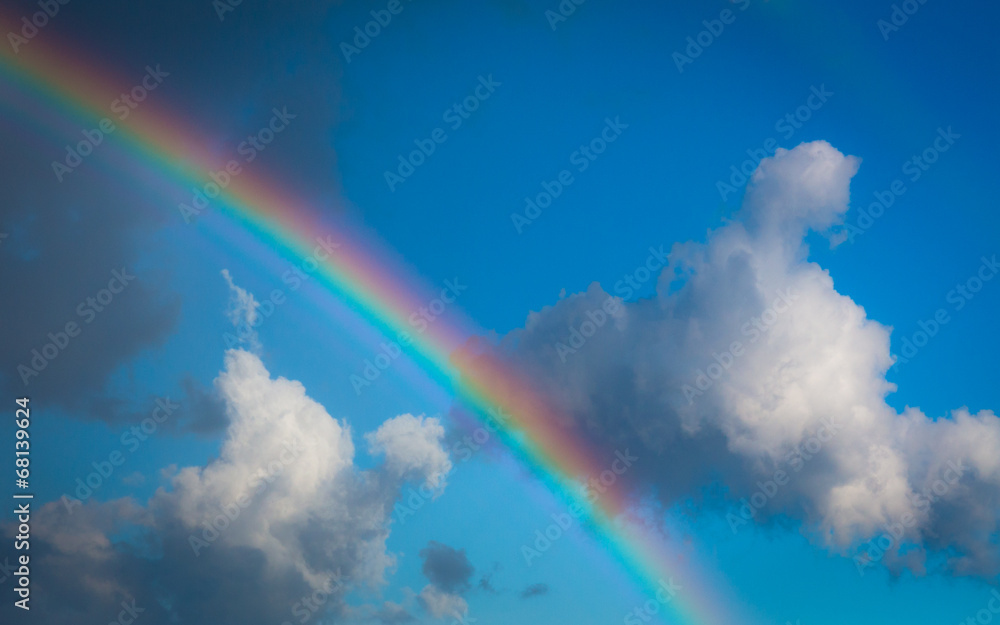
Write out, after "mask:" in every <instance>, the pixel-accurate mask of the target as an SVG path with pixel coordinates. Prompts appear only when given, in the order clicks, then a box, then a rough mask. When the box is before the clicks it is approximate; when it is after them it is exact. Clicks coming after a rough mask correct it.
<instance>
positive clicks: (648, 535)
mask: <svg viewBox="0 0 1000 625" xmlns="http://www.w3.org/2000/svg"><path fill="white" fill-rule="evenodd" d="M0 17H4V16H0ZM17 22H18V20H15V19H0V23H7V24H15V23H17ZM47 34H50V33H46V32H45V31H42V32H41V33H40V35H39V36H37V37H36V38H35V39H32V40H31V41H30V42H28V43H27V44H25V45H23V46H22V48H21V50H20V51H19V53H18V54H16V55H14V54H12V53H11V51H10V49H9V48H6V47H5V48H4V50H5V51H4V52H3V53H0V76H2V77H3V81H4V82H5V83H7V84H6V86H5V87H4V90H5V91H6V90H11V88H12V90H13V92H14V93H15V94H17V95H18V98H17V99H18V100H25V99H26V100H27V101H30V102H31V103H32V104H33V105H34V106H32V107H31V117H34V118H41V117H43V116H44V119H43V120H42V121H37V120H36V121H35V124H36V125H37V126H39V127H40V128H41V129H42V130H44V131H46V132H49V131H50V129H51V128H52V127H53V125H54V126H55V127H65V128H76V132H75V133H73V134H74V136H77V137H80V136H81V135H80V134H79V131H80V130H82V129H83V128H94V127H97V125H98V124H99V122H100V120H101V119H103V118H105V117H112V115H111V113H110V110H109V105H110V102H111V100H112V99H114V98H115V97H116V96H117V94H119V93H121V92H122V91H123V89H122V87H123V85H124V84H127V83H123V82H121V81H115V80H113V79H110V78H108V77H107V76H106V75H103V74H101V73H98V72H95V71H94V70H93V69H92V64H89V63H87V62H86V61H85V58H84V56H82V55H81V54H80V52H79V51H77V50H73V51H72V53H70V52H69V51H66V50H61V49H60V48H59V47H57V46H56V45H54V44H53V43H52V42H50V41H47V37H46V36H45V35H47ZM168 69H169V68H168ZM136 78H139V77H136ZM153 100H155V98H153ZM38 104H41V105H43V108H41V109H39V108H38ZM153 104H154V103H153V102H150V103H148V104H144V105H143V106H141V107H139V108H138V109H137V110H136V111H134V112H133V114H131V115H129V117H128V118H127V119H126V120H124V121H118V120H117V119H115V120H114V121H115V125H116V127H117V128H116V130H115V131H114V132H113V133H111V134H109V135H108V139H107V142H108V143H109V144H111V146H103V147H102V148H101V149H105V148H109V149H110V148H111V147H112V146H113V148H114V151H115V153H118V152H122V153H123V154H125V155H126V156H127V160H128V164H129V165H130V166H131V167H136V166H137V165H139V166H141V168H142V169H143V170H144V172H145V173H144V175H143V180H144V181H150V182H154V183H156V184H160V185H162V184H164V183H166V184H168V185H174V186H179V187H182V189H183V190H184V191H185V192H187V190H189V189H191V188H197V189H201V188H203V187H204V185H205V184H207V183H209V182H210V179H209V177H208V175H209V172H212V171H218V170H219V169H221V166H222V165H223V163H220V162H219V158H218V156H217V155H214V154H212V153H210V152H209V151H208V150H206V149H205V148H204V147H202V146H203V144H204V140H203V137H204V135H201V134H198V133H197V132H194V131H193V130H191V129H189V128H188V127H187V125H186V124H184V123H181V121H180V120H178V119H176V118H172V117H169V116H168V115H166V114H163V113H162V112H160V111H158V110H157V109H156V108H155V107H154V106H153ZM3 106H6V107H7V108H10V107H11V105H10V104H7V105H3ZM14 112H15V113H16V114H19V115H21V116H22V117H23V116H24V115H25V112H24V110H23V109H19V110H15V111H14ZM16 130H17V131H18V132H21V131H22V130H21V129H16ZM53 140H55V138H54V137H53ZM64 142H65V137H63V138H62V140H61V141H59V140H55V143H54V145H56V146H57V149H61V145H62V143H64ZM93 160H94V161H95V163H93V165H94V166H99V165H98V163H97V162H98V161H102V160H106V159H105V158H104V156H100V157H98V156H95V157H94V158H93ZM84 166H86V165H84ZM114 173H115V176H116V179H117V178H119V176H120V172H117V171H116V172H114ZM72 175H73V174H67V176H68V177H71V176H72ZM172 217H175V218H176V219H178V220H180V219H181V215H180V211H178V214H177V215H172ZM206 217H208V216H207V215H206ZM211 218H212V219H216V220H224V221H228V222H230V223H231V224H235V225H236V226H237V227H239V228H240V229H241V230H245V231H247V232H250V233H252V235H253V238H254V239H256V240H257V245H258V246H261V245H263V246H266V247H268V248H271V249H273V250H275V251H277V252H278V253H279V254H280V255H282V256H285V257H293V258H299V259H304V258H310V257H312V254H313V250H314V248H315V245H316V243H315V242H316V239H317V233H322V232H329V228H330V227H329V225H328V223H326V222H324V220H323V219H321V218H320V216H319V213H318V211H316V210H315V209H314V208H312V207H310V206H307V205H305V203H303V202H302V201H300V200H299V199H297V198H295V197H294V196H293V195H292V194H289V193H287V192H283V191H282V190H281V188H280V186H278V185H277V184H275V183H274V182H272V181H268V180H266V179H265V178H262V177H261V176H260V175H258V174H257V173H256V172H255V173H254V175H253V176H249V175H245V176H233V177H232V180H231V182H230V184H229V185H227V186H226V187H225V188H224V189H222V190H221V193H220V195H219V196H218V197H216V198H215V199H213V200H212V208H211ZM211 221H212V220H211V219H202V218H199V221H198V222H197V224H198V227H199V228H209V227H210V226H209V225H206V224H208V223H211ZM345 234H349V235H350V236H345ZM337 235H339V236H337ZM337 235H334V236H333V239H334V240H335V241H336V242H337V243H338V244H339V247H337V248H336V249H335V250H333V251H332V252H331V253H330V254H329V255H328V257H327V258H326V259H324V260H323V261H321V262H319V263H318V268H317V270H316V272H315V275H316V276H317V277H319V278H320V280H321V281H322V283H323V286H324V289H325V290H326V291H328V292H329V293H330V294H332V295H333V296H335V297H336V298H338V299H339V300H340V301H342V302H344V303H345V304H346V305H347V306H348V307H349V308H350V309H351V310H353V311H354V312H355V313H357V314H358V315H359V316H361V317H362V318H363V319H364V320H365V321H366V322H367V323H369V324H371V325H372V326H374V327H375V328H376V329H378V330H379V331H381V332H383V333H385V334H386V335H387V336H390V337H396V336H398V335H399V334H400V333H403V332H407V333H409V334H410V336H411V338H412V343H411V344H410V346H409V348H408V351H409V355H410V356H411V357H413V358H414V360H415V362H417V364H419V365H420V366H421V367H422V368H423V369H424V370H425V371H426V372H427V373H428V374H429V375H431V377H432V378H434V379H435V380H436V381H437V382H438V383H439V384H441V385H442V386H443V387H444V388H445V389H446V390H447V391H448V392H449V393H450V394H451V395H452V396H453V397H454V398H455V399H456V400H457V401H458V402H459V403H460V405H461V406H463V407H464V408H467V409H468V410H469V411H470V412H471V413H472V414H475V415H477V416H479V417H480V418H487V417H486V415H491V414H492V415H497V414H498V413H502V414H503V415H504V418H503V419H502V420H500V422H501V423H502V427H501V430H500V438H501V440H502V441H503V442H504V443H505V444H506V445H507V447H508V448H509V449H510V450H511V452H512V453H513V455H514V456H515V457H516V458H517V459H518V460H519V461H521V462H522V463H524V465H525V466H526V467H528V468H529V470H531V471H532V472H533V473H535V474H536V475H537V476H539V477H540V478H541V479H542V480H543V481H544V482H545V483H546V484H547V485H548V486H549V488H550V489H551V490H552V492H553V493H554V494H555V495H556V496H557V497H558V498H559V499H560V500H562V501H563V502H564V503H566V504H568V505H576V506H579V507H580V508H581V509H582V510H584V517H585V519H586V525H587V527H588V528H589V529H590V530H591V533H592V534H593V535H594V536H595V537H596V539H597V540H598V541H599V543H600V544H601V545H602V546H603V547H604V548H605V549H606V550H607V552H608V553H610V554H611V555H612V557H613V558H615V559H616V560H617V561H618V562H619V563H620V564H621V566H622V567H623V570H624V571H625V572H626V573H627V574H629V575H630V576H631V577H632V579H633V580H634V581H635V582H636V583H637V584H638V586H639V589H640V590H641V591H642V592H645V593H648V594H649V595H653V594H655V593H656V591H657V590H658V588H659V584H660V583H661V582H667V581H668V580H671V579H673V580H675V581H676V582H677V584H679V585H680V587H681V589H680V590H679V591H678V593H677V595H676V596H673V597H672V598H671V600H670V601H668V602H667V603H665V604H660V605H659V606H657V612H658V615H659V616H660V617H661V618H663V619H664V621H665V622H671V623H693V624H705V625H709V624H713V623H723V622H726V623H731V622H737V621H735V620H734V619H733V618H732V617H731V616H729V615H728V614H724V613H723V608H722V607H721V606H722V605H724V603H725V602H724V601H723V600H722V599H721V598H720V597H718V596H716V594H717V592H716V591H714V590H710V589H708V587H707V584H705V583H699V580H700V579H701V577H702V575H701V574H700V572H696V571H695V570H694V567H693V565H685V566H684V567H683V570H681V568H680V565H679V563H678V560H677V558H676V557H674V556H673V555H671V554H670V552H669V549H668V545H667V544H666V541H664V540H663V537H662V535H660V534H659V533H658V532H656V531H654V530H651V529H649V528H647V527H643V526H642V524H639V523H629V522H622V519H625V518H628V517H629V512H630V509H631V504H633V503H634V502H633V501H632V500H631V498H630V497H629V491H628V489H627V488H626V487H624V486H622V485H619V486H618V487H612V488H609V489H607V490H606V491H605V492H604V493H603V494H600V495H598V496H596V497H595V496H593V494H592V495H591V496H588V495H587V493H585V492H584V490H583V489H581V488H580V485H579V481H580V480H581V479H586V478H588V477H594V476H598V475H600V474H601V473H602V472H604V471H606V469H608V468H609V466H608V465H607V464H605V463H603V462H602V461H601V459H600V456H599V455H598V454H596V453H594V451H593V450H592V449H591V448H590V447H589V446H588V444H586V443H585V442H584V441H583V440H582V439H581V438H578V437H576V436H574V435H572V433H571V432H570V431H568V430H567V429H565V428H563V427H560V424H561V423H565V419H564V418H562V417H561V416H560V415H559V414H557V413H556V412H555V411H554V410H553V409H552V407H551V406H549V405H548V404H547V402H546V401H544V399H543V398H542V397H540V396H539V395H538V394H537V393H535V392H534V391H532V389H531V387H530V385H529V384H527V383H526V382H525V380H523V379H521V376H519V375H518V374H517V373H516V372H515V371H512V370H511V369H510V367H508V366H507V365H505V364H504V363H502V362H501V361H499V360H495V359H492V358H488V357H474V358H465V359H462V360H460V361H459V360H456V359H454V358H453V356H452V355H453V353H454V350H455V348H456V346H458V345H461V344H462V343H463V342H465V341H466V340H467V338H468V337H469V336H470V335H471V333H470V331H469V329H468V328H465V327H462V326H461V325H460V324H449V325H447V326H446V325H445V324H443V323H441V324H432V325H431V326H430V327H429V328H428V330H427V331H426V332H424V333H421V334H417V335H413V333H412V326H411V325H410V324H409V323H408V316H409V314H410V312H411V311H413V310H415V309H416V308H417V306H418V305H419V304H420V303H421V302H425V301H426V297H422V294H421V293H420V292H418V291H417V290H416V289H414V287H413V286H412V285H414V284H419V283H420V281H419V279H417V278H416V277H415V276H411V275H408V272H407V270H405V269H403V268H402V267H398V266H395V264H393V263H390V262H387V261H388V260H389V258H390V256H391V254H389V253H386V252H383V251H380V250H379V245H378V243H377V242H375V241H374V240H373V238H372V237H371V236H364V235H363V234H362V233H361V232H360V230H352V231H350V232H349V233H345V232H344V231H343V230H341V231H339V232H338V233H337ZM396 264H398V263H396ZM623 616H624V615H623Z"/></svg>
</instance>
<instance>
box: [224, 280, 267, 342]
mask: <svg viewBox="0 0 1000 625" xmlns="http://www.w3.org/2000/svg"><path fill="white" fill-rule="evenodd" d="M222 277H223V278H225V279H226V284H228V285H229V308H228V310H227V311H226V316H228V317H229V321H230V322H231V323H232V324H233V327H234V328H236V331H237V337H238V338H239V340H240V342H241V343H243V344H245V345H247V346H248V347H250V348H251V349H253V350H255V351H259V350H260V340H259V339H258V337H257V331H256V330H254V327H255V326H256V324H257V321H258V319H259V313H258V312H257V309H258V308H260V302H258V301H257V300H256V299H255V298H254V296H253V293H250V292H249V291H247V290H246V289H244V288H242V287H240V286H238V285H237V284H236V283H235V282H234V281H233V277H232V275H230V273H229V270H228V269H223V270H222Z"/></svg>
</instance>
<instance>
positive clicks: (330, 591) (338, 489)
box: [0, 350, 450, 625]
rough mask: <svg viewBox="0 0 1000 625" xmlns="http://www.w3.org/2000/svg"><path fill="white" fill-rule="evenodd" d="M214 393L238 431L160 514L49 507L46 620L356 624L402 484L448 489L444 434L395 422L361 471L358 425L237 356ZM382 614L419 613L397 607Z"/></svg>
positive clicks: (381, 569) (151, 506)
mask: <svg viewBox="0 0 1000 625" xmlns="http://www.w3.org/2000/svg"><path fill="white" fill-rule="evenodd" d="M216 386H217V390H218V393H219V394H220V396H221V397H222V399H223V400H224V402H225V408H226V411H227V416H228V419H229V428H228V432H227V436H226V438H225V440H224V443H223V445H222V448H221V450H220V452H219V455H218V457H216V458H214V459H213V460H211V461H210V462H209V463H207V464H206V465H205V466H200V467H186V468H182V469H180V470H175V471H174V473H173V474H172V475H171V476H170V482H169V486H168V487H163V488H160V489H159V490H158V491H157V492H156V493H155V494H154V496H153V497H152V498H151V499H150V501H149V502H147V504H146V505H139V504H136V503H135V502H131V501H128V500H120V501H113V502H108V503H93V502H89V503H87V504H84V505H74V506H70V507H67V506H65V505H63V504H61V503H58V502H57V503H52V504H49V505H47V506H46V507H45V508H43V509H41V510H39V512H38V513H37V517H36V518H35V521H34V522H35V525H34V526H33V529H34V530H35V532H34V534H35V536H33V537H32V538H33V543H32V562H35V563H36V567H35V568H34V569H33V571H34V572H33V577H32V584H33V586H34V588H35V591H36V593H37V595H38V596H47V597H49V599H50V600H49V601H45V602H42V603H41V604H39V605H38V608H37V609H38V611H39V612H42V613H43V614H41V615H40V616H41V621H40V622H46V623H53V624H57V623H70V622H80V621H92V622H108V621H109V620H114V618H115V616H116V615H117V614H118V613H119V611H121V610H122V609H123V608H122V606H121V604H122V602H126V603H127V604H130V603H129V602H132V601H134V602H135V605H136V606H137V607H138V608H141V609H142V610H143V613H142V614H143V616H142V620H143V622H148V623H150V625H152V624H154V623H167V622H183V623H216V622H240V623H247V624H253V623H267V624H269V625H273V624H274V623H282V622H286V621H287V622H300V619H301V618H303V615H309V616H313V615H328V616H331V617H334V618H335V617H336V616H337V615H338V614H344V613H345V610H346V608H345V606H344V604H343V601H342V597H343V595H344V594H345V592H347V591H348V590H350V589H351V588H369V589H374V588H378V587H380V586H381V585H382V584H383V583H384V578H385V575H386V572H387V571H390V570H391V569H392V567H393V565H394V557H393V555H392V554H391V553H389V552H388V551H387V550H386V544H385V543H386V539H387V537H388V534H389V529H390V514H391V510H392V506H393V504H394V503H395V501H396V500H397V498H398V496H399V493H400V491H401V489H402V487H403V485H404V484H405V482H406V481H409V480H413V481H418V482H424V483H433V484H437V485H438V486H439V487H441V486H443V483H444V482H443V480H444V473H445V472H446V471H447V469H448V467H449V466H450V465H449V463H448V460H447V457H446V456H445V455H444V451H443V450H442V449H441V445H440V443H441V438H442V437H443V431H442V429H441V426H440V424H439V423H438V422H437V421H436V420H435V419H425V418H418V417H412V416H410V415H404V416H402V417H397V418H395V419H390V420H389V421H387V422H386V423H385V424H383V425H382V427H381V428H380V429H379V430H378V432H376V433H375V435H374V440H376V441H377V443H378V450H379V451H380V452H382V453H384V454H385V457H386V458H385V461H384V462H383V463H382V464H380V465H379V466H377V467H375V468H374V469H371V470H359V469H358V468H357V467H356V466H355V463H354V457H355V448H354V444H353V441H352V434H351V431H350V429H349V428H348V427H347V425H346V424H344V423H343V422H341V421H338V420H336V419H334V418H333V417H331V416H330V414H329V413H328V412H327V411H326V409H324V408H323V406H321V405H320V404H318V403H317V402H315V401H314V400H312V399H311V398H310V397H309V396H308V395H307V394H306V390H305V388H303V386H302V385H301V384H300V383H298V382H296V381H292V380H287V379H285V378H280V377H279V378H272V377H271V375H270V374H269V372H268V371H267V369H266V368H265V367H264V364H263V363H262V362H261V360H260V359H259V357H258V356H256V355H255V354H252V353H249V352H246V351H242V350H230V351H229V352H227V354H226V366H225V369H224V371H223V372H222V373H221V374H220V375H219V377H218V378H217V380H216ZM404 434H405V435H407V436H403V435H404ZM410 437H412V438H413V439H414V440H417V441H419V443H418V444H413V441H411V440H409V438H410ZM5 529H6V531H5V532H4V533H5V534H8V533H10V531H11V530H12V529H13V528H10V527H8V528H5ZM4 543H5V544H7V543H11V541H8V540H7V539H5V540H4ZM35 554H37V555H35ZM36 559H37V562H36ZM438 599H439V598H437V597H432V598H429V601H431V602H434V603H433V604H434V605H435V608H436V609H438V608H440V609H445V608H444V607H443V604H442V602H441V601H440V600H438ZM8 604H9V602H8ZM130 605H131V604H130ZM8 607H9V606H8V605H6V604H5V606H4V607H3V608H0V612H3V611H4V610H6V609H7V608H8ZM33 608H34V606H33ZM33 612H34V610H33ZM383 613H384V614H383ZM380 614H382V616H383V617H384V619H383V620H384V621H385V622H402V620H405V617H406V614H405V613H404V612H402V611H401V610H399V609H396V607H394V606H388V607H384V609H383V611H382V612H380Z"/></svg>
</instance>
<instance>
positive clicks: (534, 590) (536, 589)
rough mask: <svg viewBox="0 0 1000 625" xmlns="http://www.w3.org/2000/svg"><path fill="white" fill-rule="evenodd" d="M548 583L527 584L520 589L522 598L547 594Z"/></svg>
mask: <svg viewBox="0 0 1000 625" xmlns="http://www.w3.org/2000/svg"><path fill="white" fill-rule="evenodd" d="M548 592H549V585H548V584H543V583H540V582H539V583H535V584H529V585H528V586H526V587H525V588H524V590H522V591H521V598H522V599H529V598H531V597H540V596H542V595H545V594H548Z"/></svg>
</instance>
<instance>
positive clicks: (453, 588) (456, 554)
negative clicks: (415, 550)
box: [420, 540, 475, 593]
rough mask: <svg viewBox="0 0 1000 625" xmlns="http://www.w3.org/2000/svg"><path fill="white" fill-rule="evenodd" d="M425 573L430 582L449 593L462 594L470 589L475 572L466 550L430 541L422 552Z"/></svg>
mask: <svg viewBox="0 0 1000 625" xmlns="http://www.w3.org/2000/svg"><path fill="white" fill-rule="evenodd" d="M420 557H421V558H423V560H424V564H423V568H422V570H423V572H424V576H426V577H427V579H428V581H430V582H431V583H432V584H434V585H435V586H437V587H438V588H440V589H441V590H443V591H445V592H448V593H461V592H464V591H466V590H468V589H469V586H470V583H469V582H470V579H471V578H472V574H473V572H474V571H475V569H474V567H473V566H472V563H470V562H469V558H468V557H467V556H466V555H465V550H464V549H455V548H453V547H449V546H448V545H445V544H443V543H439V542H437V541H433V540H432V541H430V542H429V543H428V544H427V546H426V547H424V548H423V549H421V550H420Z"/></svg>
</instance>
